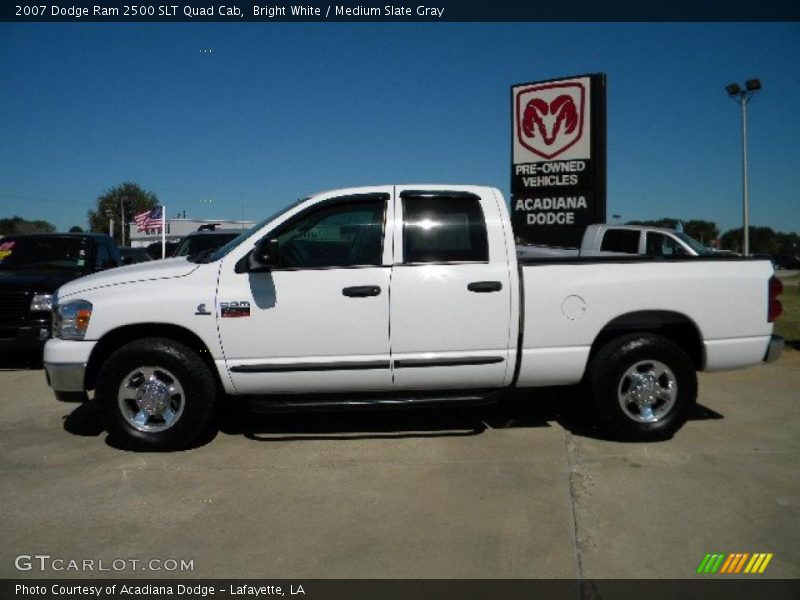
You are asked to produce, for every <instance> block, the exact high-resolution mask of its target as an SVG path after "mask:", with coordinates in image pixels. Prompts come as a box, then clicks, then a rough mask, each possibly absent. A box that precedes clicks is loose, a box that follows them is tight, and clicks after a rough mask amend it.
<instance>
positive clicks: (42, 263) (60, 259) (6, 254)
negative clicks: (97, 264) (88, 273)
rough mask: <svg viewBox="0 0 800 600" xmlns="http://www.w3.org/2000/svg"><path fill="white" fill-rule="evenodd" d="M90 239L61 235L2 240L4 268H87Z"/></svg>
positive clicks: (0, 252)
mask: <svg viewBox="0 0 800 600" xmlns="http://www.w3.org/2000/svg"><path fill="white" fill-rule="evenodd" d="M88 254H89V251H88V248H87V242H86V238H83V237H67V236H58V235H53V236H49V235H42V236H30V237H25V236H19V237H14V236H8V237H4V238H2V239H0V269H63V270H71V271H79V270H84V269H86V268H87V265H88V260H89V256H88Z"/></svg>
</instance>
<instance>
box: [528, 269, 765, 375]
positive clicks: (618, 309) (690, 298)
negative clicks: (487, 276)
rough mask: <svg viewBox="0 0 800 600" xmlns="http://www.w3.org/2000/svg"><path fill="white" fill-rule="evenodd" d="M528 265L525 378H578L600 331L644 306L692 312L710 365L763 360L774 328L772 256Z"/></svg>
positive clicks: (720, 366)
mask: <svg viewBox="0 0 800 600" xmlns="http://www.w3.org/2000/svg"><path fill="white" fill-rule="evenodd" d="M522 271H523V281H524V285H525V300H524V302H525V306H524V311H525V328H524V331H523V335H522V339H523V340H524V343H523V351H522V364H521V368H520V376H519V384H520V385H522V386H525V385H541V383H537V382H541V381H543V380H545V379H546V380H547V382H548V384H550V385H556V384H570V383H576V382H578V381H580V379H581V377H582V376H583V372H584V369H585V366H586V360H587V358H588V356H589V349H590V347H591V345H592V343H593V342H594V340H595V339H596V338H597V335H598V334H599V333H600V331H601V330H602V329H603V328H604V327H605V326H606V325H608V324H609V323H611V322H612V321H613V320H614V319H616V318H618V317H621V316H623V315H626V314H630V313H635V312H639V311H642V310H647V311H665V312H672V313H678V314H680V315H683V316H686V317H688V318H689V319H690V320H691V321H692V323H694V324H695V326H696V327H697V329H698V330H699V332H700V334H701V336H702V339H703V340H704V342H705V353H706V366H705V368H706V369H707V370H720V369H727V368H739V367H741V366H743V365H744V364H754V363H757V362H759V361H761V360H762V359H763V357H764V352H765V350H766V346H767V343H768V341H769V338H770V335H771V333H772V324H770V323H767V293H766V284H765V282H766V280H768V279H769V277H770V276H771V274H772V268H771V266H770V264H769V263H768V262H766V261H765V262H757V261H747V262H739V261H732V262H729V261H720V262H717V263H714V264H713V268H710V264H709V263H708V262H704V261H697V262H694V261H681V262H674V263H672V262H659V263H649V262H631V263H609V264H603V263H602V261H601V262H587V263H583V264H580V263H576V264H547V263H545V262H542V263H541V264H539V265H538V266H523V267H522ZM610 282H614V284H613V285H609V283H610ZM734 299H735V300H734ZM644 307H646V309H645V308H644Z"/></svg>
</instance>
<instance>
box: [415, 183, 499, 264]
mask: <svg viewBox="0 0 800 600" xmlns="http://www.w3.org/2000/svg"><path fill="white" fill-rule="evenodd" d="M488 261H489V244H488V239H487V235H486V221H485V220H484V217H483V211H481V206H480V201H479V200H478V198H476V197H462V196H447V195H445V194H443V195H437V196H428V195H424V196H409V197H404V198H403V262H404V263H405V264H414V263H441V262H488Z"/></svg>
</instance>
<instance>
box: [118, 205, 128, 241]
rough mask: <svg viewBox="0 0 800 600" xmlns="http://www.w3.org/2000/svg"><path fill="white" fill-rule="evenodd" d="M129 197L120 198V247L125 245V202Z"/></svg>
mask: <svg viewBox="0 0 800 600" xmlns="http://www.w3.org/2000/svg"><path fill="white" fill-rule="evenodd" d="M127 200H128V198H126V197H125V196H120V198H119V213H120V222H119V233H120V236H119V239H120V244H119V245H120V248H122V247H123V246H125V202H127Z"/></svg>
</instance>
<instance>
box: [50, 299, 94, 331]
mask: <svg viewBox="0 0 800 600" xmlns="http://www.w3.org/2000/svg"><path fill="white" fill-rule="evenodd" d="M91 318H92V303H91V302H87V301H86V300H72V301H70V302H65V303H64V304H59V305H58V306H56V308H55V310H54V311H53V337H58V338H61V339H62V340H82V339H83V336H85V335H86V329H87V328H88V327H89V319H91Z"/></svg>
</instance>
